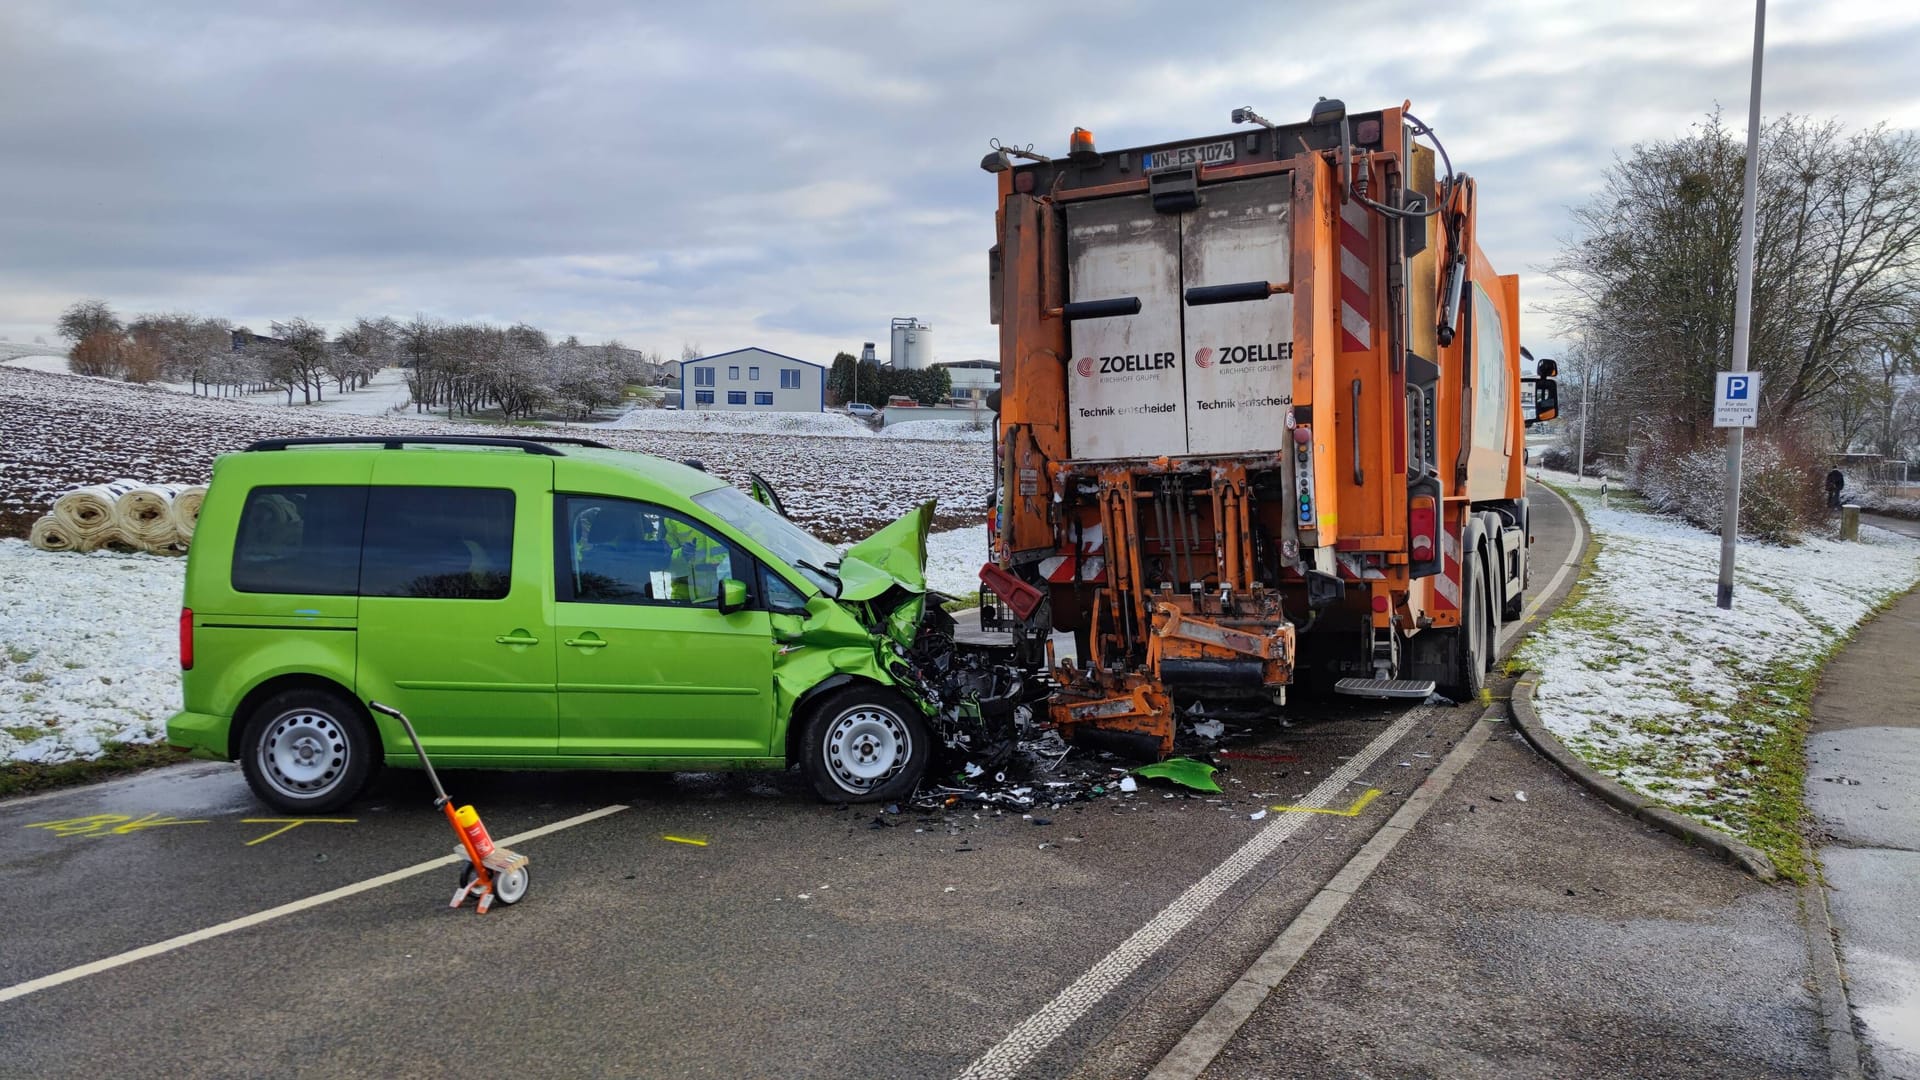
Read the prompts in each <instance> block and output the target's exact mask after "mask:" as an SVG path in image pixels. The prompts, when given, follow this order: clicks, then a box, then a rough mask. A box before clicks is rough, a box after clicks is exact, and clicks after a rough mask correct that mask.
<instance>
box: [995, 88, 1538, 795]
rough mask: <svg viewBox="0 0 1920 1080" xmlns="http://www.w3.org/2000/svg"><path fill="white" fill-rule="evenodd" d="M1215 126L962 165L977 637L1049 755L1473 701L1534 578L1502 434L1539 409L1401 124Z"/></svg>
mask: <svg viewBox="0 0 1920 1080" xmlns="http://www.w3.org/2000/svg"><path fill="white" fill-rule="evenodd" d="M1233 121H1234V123H1235V124H1236V125H1240V126H1238V127H1237V128H1235V129H1232V130H1230V131H1228V132H1227V133H1225V134H1218V135H1210V136H1204V137H1199V138H1193V139H1182V140H1179V141H1175V142H1168V143H1160V144H1156V145H1152V146H1142V147H1135V148H1129V149H1125V150H1102V149H1099V148H1098V147H1097V146H1096V144H1095V139H1094V136H1093V134H1092V133H1091V132H1089V131H1086V130H1084V129H1078V128H1076V129H1075V130H1074V131H1073V133H1072V135H1071V137H1070V140H1069V145H1068V149H1067V153H1066V154H1065V155H1063V156H1059V157H1050V156H1047V155H1045V154H1043V153H1039V152H1036V151H1035V150H1034V149H1033V148H1032V147H1031V146H1030V145H1029V146H1027V147H1024V148H1022V147H1018V146H1013V145H1004V144H1001V143H999V142H997V141H996V142H995V143H994V144H993V147H994V148H993V150H992V151H991V152H990V153H989V154H988V155H987V156H986V158H985V159H984V160H983V161H982V162H981V167H982V168H983V169H985V170H986V171H987V172H989V173H992V174H993V175H994V177H995V179H996V182H997V186H998V191H997V196H998V207H997V210H996V215H995V223H996V228H997V236H996V242H995V243H994V245H993V246H992V248H991V249H990V251H989V256H988V263H989V275H988V277H989V284H990V289H991V292H990V311H991V319H992V322H993V323H994V324H996V325H997V326H998V327H999V334H1000V365H1001V366H1000V390H999V392H998V395H999V396H998V400H997V402H995V403H994V404H995V405H996V412H997V424H996V429H995V450H994V462H995V468H996V483H995V498H994V505H993V507H992V509H991V511H990V517H989V535H990V544H991V553H990V561H989V562H988V563H987V565H985V566H983V567H982V569H981V572H980V576H981V580H982V584H983V591H982V599H983V606H982V620H983V624H985V625H986V626H987V627H989V628H993V629H997V630H1004V631H1006V632H1008V633H1009V634H1010V635H1011V640H1012V642H1013V648H1014V649H1015V651H1016V652H1017V653H1018V654H1019V655H1020V656H1022V657H1023V658H1024V662H1026V663H1028V664H1030V665H1031V666H1032V668H1033V669H1034V670H1036V671H1047V672H1049V673H1050V676H1051V692H1050V694H1049V696H1048V699H1047V704H1046V709H1047V712H1048V714H1049V717H1050V719H1051V721H1052V723H1053V724H1054V725H1055V726H1056V727H1057V728H1058V729H1060V731H1061V732H1062V733H1063V734H1065V735H1066V736H1067V737H1068V738H1069V739H1070V740H1072V741H1074V742H1076V743H1080V744H1089V745H1094V746H1099V747H1103V748H1107V749H1112V750H1116V751H1119V752H1122V753H1127V754H1130V755H1131V756H1135V757H1145V758H1153V757H1161V756H1165V755H1167V754H1169V753H1170V752H1171V751H1172V748H1173V742H1174V732H1175V718H1176V716H1177V715H1178V714H1179V713H1180V712H1182V711H1186V710H1192V709H1193V708H1194V707H1195V706H1196V705H1198V706H1200V707H1201V708H1210V709H1220V710H1225V711H1228V712H1232V711H1234V710H1251V711H1258V712H1263V713H1264V712H1266V711H1269V710H1271V709H1272V708H1273V707H1274V706H1284V705H1286V704H1287V697H1288V692H1289V690H1291V689H1294V688H1298V687H1308V688H1314V689H1323V690H1328V691H1332V692H1336V693H1342V694H1352V695H1360V696H1366V697H1374V698H1412V699H1425V698H1427V697H1428V696H1429V695H1430V694H1432V693H1434V692H1435V691H1436V690H1437V691H1438V692H1439V693H1441V694H1443V695H1446V696H1448V697H1451V698H1454V699H1468V698H1472V697H1475V696H1477V695H1478V694H1479V693H1480V691H1481V690H1482V688H1483V686H1484V684H1485V680H1486V677H1487V673H1488V671H1489V670H1490V667H1491V665H1492V663H1493V660H1494V645H1495V641H1496V640H1497V636H1498V635H1497V630H1498V627H1499V626H1500V624H1501V622H1502V621H1504V620H1512V619H1515V618H1517V617H1519V615H1520V613H1521V609H1522V598H1523V595H1524V591H1525V589H1526V585H1527V581H1528V576H1529V574H1528V571H1529V560H1528V550H1529V544H1530V541H1531V534H1530V514H1529V506H1528V500H1527V498H1526V496H1525V494H1524V484H1525V475H1524V464H1523V461H1524V453H1525V450H1524V447H1525V425H1527V424H1530V423H1533V422H1537V421H1542V420H1549V419H1552V418H1553V416H1554V415H1555V413H1556V412H1557V408H1558V396H1557V387H1556V384H1555V381H1554V379H1553V375H1554V374H1555V366H1554V364H1553V361H1551V360H1541V361H1538V362H1535V361H1534V360H1533V359H1532V356H1531V354H1530V353H1528V352H1527V351H1526V350H1525V349H1523V348H1522V347H1521V345H1520V310H1519V308H1520V302H1519V293H1520V281H1519V278H1518V277H1517V276H1515V275H1512V274H1501V273H1498V272H1497V271H1496V270H1495V269H1494V267H1493V264H1492V263H1490V262H1489V261H1488V260H1487V257H1486V255H1485V254H1484V253H1483V252H1482V251H1481V248H1480V245H1479V243H1478V219H1477V211H1478V190H1477V187H1476V184H1475V182H1474V180H1473V178H1472V177H1470V176H1468V175H1466V174H1465V173H1461V172H1456V171H1455V169H1454V166H1453V164H1452V162H1451V161H1450V159H1449V158H1448V157H1447V155H1446V152H1445V148H1444V146H1443V145H1442V144H1441V143H1440V142H1439V141H1438V139H1437V137H1436V136H1435V134H1434V132H1433V131H1432V130H1431V129H1430V128H1429V127H1427V125H1425V124H1424V123H1422V122H1421V121H1420V120H1419V119H1418V118H1416V117H1415V116H1414V115H1413V114H1412V113H1411V111H1410V103H1408V104H1402V105H1401V106H1400V107H1398V108H1388V109H1382V110H1379V111H1375V112H1363V113H1349V112H1348V111H1347V110H1346V108H1345V106H1344V105H1343V104H1342V103H1341V102H1339V101H1334V100H1327V99H1324V98H1323V99H1321V100H1320V101H1319V102H1318V103H1317V104H1315V105H1314V106H1313V107H1312V109H1311V110H1310V114H1309V117H1308V119H1307V120H1306V122H1304V123H1294V124H1286V125H1282V124H1275V123H1272V122H1270V121H1268V120H1266V119H1265V118H1264V117H1261V116H1260V115H1259V114H1258V113H1255V112H1254V111H1253V110H1252V109H1237V110H1235V111H1234V113H1233ZM1523 363H1524V364H1526V365H1527V370H1526V371H1525V372H1524V373H1523V370H1522V367H1523Z"/></svg>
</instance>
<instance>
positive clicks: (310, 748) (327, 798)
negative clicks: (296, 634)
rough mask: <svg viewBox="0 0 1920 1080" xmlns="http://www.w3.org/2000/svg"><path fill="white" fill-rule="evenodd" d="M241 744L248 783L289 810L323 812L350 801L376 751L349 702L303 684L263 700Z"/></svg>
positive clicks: (369, 771) (274, 804)
mask: <svg viewBox="0 0 1920 1080" xmlns="http://www.w3.org/2000/svg"><path fill="white" fill-rule="evenodd" d="M240 745H241V751H240V765H241V768H242V770H244V771H245V773H246V775H247V785H248V786H249V787H251V788H253V793H254V794H255V795H258V796H260V798H261V800H262V801H264V802H265V803H266V804H267V805H269V806H271V807H273V808H274V809H276V810H279V811H281V812H283V813H288V814H324V813H327V812H328V811H331V810H338V809H339V808H341V807H342V806H345V805H347V803H349V802H351V801H353V797H354V796H356V795H358V794H360V789H361V788H363V787H365V786H366V783H367V778H368V777H369V776H370V775H372V772H373V763H374V756H375V754H376V749H375V746H374V741H373V736H372V734H371V732H370V731H369V729H368V726H367V723H366V721H365V720H364V719H362V718H361V716H360V713H359V710H357V709H355V708H354V707H353V704H352V702H349V701H348V700H347V699H346V698H344V697H342V696H341V695H339V694H334V693H329V692H327V691H325V690H315V689H305V688H302V689H297V690H286V691H282V692H281V693H278V694H275V695H273V696H272V697H270V698H268V699H267V700H266V701H263V702H261V703H260V706H259V707H258V708H256V709H255V710H253V715H252V717H250V718H249V719H248V721H247V728H246V732H245V734H244V735H243V736H242V737H241V740H240Z"/></svg>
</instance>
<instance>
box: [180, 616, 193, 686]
mask: <svg viewBox="0 0 1920 1080" xmlns="http://www.w3.org/2000/svg"><path fill="white" fill-rule="evenodd" d="M180 670H181V671H192V670H193V609H192V608H186V607H183V608H181V609H180Z"/></svg>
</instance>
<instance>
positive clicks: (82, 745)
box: [0, 540, 186, 764]
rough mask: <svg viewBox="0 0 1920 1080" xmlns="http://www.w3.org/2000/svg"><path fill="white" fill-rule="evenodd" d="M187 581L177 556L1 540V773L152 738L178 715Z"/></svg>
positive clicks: (90, 755) (157, 737) (96, 753)
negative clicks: (43, 547)
mask: <svg viewBox="0 0 1920 1080" xmlns="http://www.w3.org/2000/svg"><path fill="white" fill-rule="evenodd" d="M185 574H186V560H184V559H175V558H163V557H161V556H157V555H116V554H109V553H107V552H95V553H93V554H88V555H80V554H76V553H73V552H58V553H56V552H48V551H35V550H34V549H33V548H30V547H28V546H27V544H26V541H24V540H0V764H6V763H8V762H14V761H34V762H59V761H71V760H74V759H77V758H93V757H98V756H100V754H101V752H102V750H103V749H104V744H105V743H108V742H136V743H145V742H158V741H159V740H160V738H161V737H162V735H164V734H165V726H166V721H167V717H168V715H170V714H171V713H173V712H174V711H175V710H177V709H178V708H179V707H180V665H179V641H178V638H177V626H178V620H179V617H180V593H181V588H182V585H183V582H184V579H185ZM103 612H111V613H112V616H111V617H110V618H106V617H102V613H103Z"/></svg>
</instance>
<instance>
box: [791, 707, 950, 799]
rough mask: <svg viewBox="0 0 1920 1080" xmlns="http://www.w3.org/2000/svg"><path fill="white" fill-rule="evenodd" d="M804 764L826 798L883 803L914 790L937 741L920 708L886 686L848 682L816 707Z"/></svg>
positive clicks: (806, 739)
mask: <svg viewBox="0 0 1920 1080" xmlns="http://www.w3.org/2000/svg"><path fill="white" fill-rule="evenodd" d="M802 740H803V741H802V746H803V747H804V749H803V751H802V755H801V761H800V766H801V768H802V769H803V770H805V772H806V774H807V780H808V782H810V783H811V784H812V785H813V790H814V792H815V793H816V794H818V795H819V796H820V797H821V798H822V799H825V800H826V801H827V802H884V801H887V800H890V799H901V798H905V797H906V796H908V795H911V794H912V793H913V789H914V787H915V786H917V785H918V784H919V783H920V776H921V774H922V773H924V772H926V771H927V761H928V759H929V758H930V757H931V756H932V753H933V745H932V742H931V739H930V737H929V736H928V734H927V725H926V721H924V720H923V719H921V716H920V711H919V710H918V709H915V708H914V707H913V705H912V704H911V703H909V702H908V701H907V699H906V698H905V697H903V696H901V695H900V694H899V693H898V692H896V691H893V690H889V689H887V688H885V687H881V686H849V687H846V688H845V689H843V690H839V691H836V692H834V693H832V694H829V695H827V697H826V698H824V699H823V700H821V701H820V702H819V703H818V704H817V705H816V706H815V707H814V709H813V710H812V713H811V715H810V716H809V717H808V719H807V727H806V731H805V733H804V735H803V736H802Z"/></svg>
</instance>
